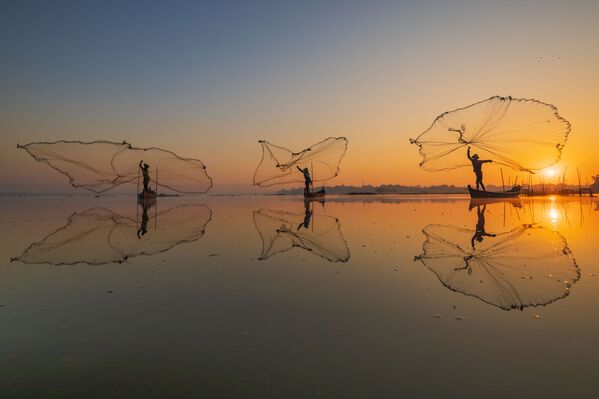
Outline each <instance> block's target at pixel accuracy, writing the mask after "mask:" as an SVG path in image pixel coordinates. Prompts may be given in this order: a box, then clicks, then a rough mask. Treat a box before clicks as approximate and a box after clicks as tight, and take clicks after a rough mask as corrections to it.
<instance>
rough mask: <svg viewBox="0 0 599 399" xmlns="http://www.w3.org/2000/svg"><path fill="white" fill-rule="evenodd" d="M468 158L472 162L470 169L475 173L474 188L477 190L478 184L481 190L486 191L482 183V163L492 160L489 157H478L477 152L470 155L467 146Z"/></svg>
mask: <svg viewBox="0 0 599 399" xmlns="http://www.w3.org/2000/svg"><path fill="white" fill-rule="evenodd" d="M466 155H468V159H469V160H470V162H472V169H473V170H474V174H475V175H476V189H477V190H478V189H479V188H478V187H479V186H481V187H482V188H483V191H487V189H486V188H485V185H484V184H483V164H484V163H489V162H493V161H492V160H490V159H483V160H481V159H479V157H478V154H474V155H472V156H470V147H468V152H467V153H466Z"/></svg>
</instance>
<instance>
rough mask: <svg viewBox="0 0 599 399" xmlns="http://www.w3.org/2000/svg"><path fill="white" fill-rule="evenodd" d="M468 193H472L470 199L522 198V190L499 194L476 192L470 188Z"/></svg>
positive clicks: (495, 192)
mask: <svg viewBox="0 0 599 399" xmlns="http://www.w3.org/2000/svg"><path fill="white" fill-rule="evenodd" d="M468 193H470V198H518V197H519V196H520V189H518V190H512V191H501V192H497V191H482V190H476V189H474V188H472V187H470V186H468Z"/></svg>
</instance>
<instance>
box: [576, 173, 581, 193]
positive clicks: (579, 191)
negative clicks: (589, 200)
mask: <svg viewBox="0 0 599 399" xmlns="http://www.w3.org/2000/svg"><path fill="white" fill-rule="evenodd" d="M576 175H578V196H579V197H582V186H581V184H580V170H579V169H578V166H577V167H576Z"/></svg>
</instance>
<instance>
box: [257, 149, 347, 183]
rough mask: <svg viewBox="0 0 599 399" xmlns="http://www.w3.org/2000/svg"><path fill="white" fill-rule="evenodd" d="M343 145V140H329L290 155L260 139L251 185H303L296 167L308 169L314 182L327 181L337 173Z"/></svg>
mask: <svg viewBox="0 0 599 399" xmlns="http://www.w3.org/2000/svg"><path fill="white" fill-rule="evenodd" d="M347 142H348V141H347V139H346V138H345V137H329V138H328V139H326V140H323V141H321V142H320V143H318V144H315V145H313V146H312V147H310V148H307V149H305V150H303V151H301V152H292V151H290V150H288V149H287V148H283V147H279V146H276V145H274V144H271V143H269V142H268V141H264V140H261V141H260V144H261V145H262V159H261V160H260V164H259V165H258V168H257V169H256V172H255V173H254V185H257V186H260V187H268V186H274V185H277V184H287V183H303V181H304V177H303V175H302V174H301V173H300V172H299V171H298V170H297V168H298V167H299V168H300V169H303V168H308V170H309V171H310V175H311V177H312V180H313V181H314V182H323V181H327V180H330V179H332V178H334V177H335V176H337V175H338V174H339V164H341V160H342V159H343V156H344V155H345V151H346V150H347Z"/></svg>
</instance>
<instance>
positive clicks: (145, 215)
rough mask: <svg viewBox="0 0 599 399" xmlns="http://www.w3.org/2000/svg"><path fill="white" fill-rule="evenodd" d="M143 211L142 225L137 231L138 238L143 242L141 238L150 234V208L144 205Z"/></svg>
mask: <svg viewBox="0 0 599 399" xmlns="http://www.w3.org/2000/svg"><path fill="white" fill-rule="evenodd" d="M142 207H143V211H142V214H141V223H140V226H139V229H137V238H139V239H140V240H141V237H142V236H144V235H145V234H146V233H147V232H148V221H149V220H150V218H149V217H148V208H149V207H148V206H146V205H142Z"/></svg>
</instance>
